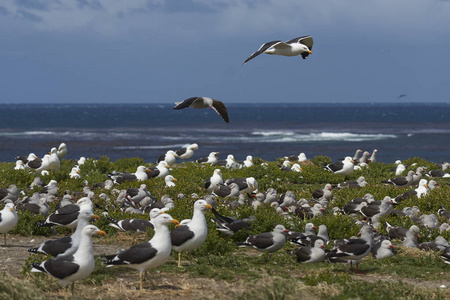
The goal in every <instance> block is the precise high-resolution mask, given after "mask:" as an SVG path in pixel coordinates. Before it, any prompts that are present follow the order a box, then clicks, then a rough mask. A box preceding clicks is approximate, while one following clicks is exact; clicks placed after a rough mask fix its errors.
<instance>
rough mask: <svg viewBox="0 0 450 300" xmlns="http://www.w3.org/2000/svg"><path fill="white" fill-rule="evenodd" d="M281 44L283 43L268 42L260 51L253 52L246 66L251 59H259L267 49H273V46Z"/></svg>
mask: <svg viewBox="0 0 450 300" xmlns="http://www.w3.org/2000/svg"><path fill="white" fill-rule="evenodd" d="M279 42H281V41H272V42H268V43H265V44H263V45H262V46H261V47H259V49H258V50H256V51H255V52H253V53H252V55H250V56H249V58H247V59H246V60H245V61H244V64H245V63H246V62H248V61H249V60H251V59H253V58H255V57H257V56H258V55H260V54H261V53H263V52H264V51H266V50H267V49H269V48H270V47H272V46H273V45H275V44H278V43H279Z"/></svg>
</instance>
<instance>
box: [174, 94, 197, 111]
mask: <svg viewBox="0 0 450 300" xmlns="http://www.w3.org/2000/svg"><path fill="white" fill-rule="evenodd" d="M199 98H201V97H190V98H187V99H186V100H183V102H175V107H174V108H173V109H183V108H186V107H189V106H190V105H191V104H192V103H194V102H195V101H196V100H197V99H199Z"/></svg>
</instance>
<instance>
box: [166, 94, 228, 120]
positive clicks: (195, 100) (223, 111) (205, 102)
mask: <svg viewBox="0 0 450 300" xmlns="http://www.w3.org/2000/svg"><path fill="white" fill-rule="evenodd" d="M186 107H192V108H208V107H209V108H210V109H214V110H215V111H216V112H217V113H218V114H219V115H220V116H221V117H222V119H224V120H225V122H227V123H230V119H229V118H228V112H227V108H226V107H225V104H223V102H221V101H219V100H214V99H211V98H209V97H190V98H187V99H186V100H184V101H183V102H175V107H174V108H173V109H183V108H186Z"/></svg>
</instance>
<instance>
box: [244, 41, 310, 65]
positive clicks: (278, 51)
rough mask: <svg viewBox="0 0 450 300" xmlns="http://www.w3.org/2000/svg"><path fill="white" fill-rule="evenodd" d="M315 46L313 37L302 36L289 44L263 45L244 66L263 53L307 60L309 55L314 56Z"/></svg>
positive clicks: (273, 43)
mask: <svg viewBox="0 0 450 300" xmlns="http://www.w3.org/2000/svg"><path fill="white" fill-rule="evenodd" d="M312 46H313V38H312V36H309V35H307V36H301V37H298V38H295V39H292V40H289V41H287V42H282V41H272V42H268V43H265V44H263V45H262V46H261V47H259V49H258V50H257V51H255V52H253V53H252V55H250V56H249V57H248V58H247V59H246V60H245V61H244V64H245V63H247V62H248V61H250V60H251V59H253V58H255V57H257V56H258V55H260V54H261V53H266V54H271V55H283V56H297V55H299V54H301V55H302V57H303V59H305V58H307V57H308V55H310V54H312V52H311V49H312Z"/></svg>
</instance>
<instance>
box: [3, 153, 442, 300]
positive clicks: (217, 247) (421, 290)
mask: <svg viewBox="0 0 450 300" xmlns="http://www.w3.org/2000/svg"><path fill="white" fill-rule="evenodd" d="M254 161H255V162H258V166H255V167H252V168H247V169H241V170H227V169H224V170H223V171H222V173H223V178H224V179H227V178H230V177H249V176H252V177H255V178H256V180H257V181H258V185H259V191H262V192H264V191H265V190H267V189H268V188H270V187H273V188H275V189H276V190H277V191H278V194H279V195H280V194H281V193H283V192H286V191H293V192H294V193H295V195H296V197H297V199H300V198H306V199H310V198H311V194H312V192H313V191H314V190H315V189H317V188H322V187H323V186H324V184H325V183H331V184H337V183H339V182H341V181H344V180H352V179H357V178H358V177H359V176H365V178H366V180H367V181H368V182H369V186H367V187H365V188H361V189H340V190H337V189H335V190H333V194H334V198H333V200H332V201H331V202H330V209H331V208H332V207H334V206H339V207H341V206H343V205H344V204H345V203H346V202H348V201H349V200H351V199H353V198H356V197H362V196H363V195H364V194H365V193H372V194H373V195H374V197H375V198H376V199H382V198H383V197H384V196H386V195H389V196H391V197H394V196H396V195H398V194H401V193H403V192H405V191H406V190H408V188H397V187H392V186H386V185H384V184H381V180H383V179H386V178H389V177H393V174H392V173H391V172H390V169H391V168H392V167H393V164H384V163H375V164H371V165H370V167H369V168H367V169H363V170H361V171H355V172H353V173H352V174H351V175H350V176H347V177H344V176H341V175H335V174H331V173H329V172H327V171H325V170H323V169H322V168H321V167H320V166H318V165H323V164H326V163H329V162H330V161H331V159H330V158H329V157H325V156H320V157H315V158H314V159H313V160H312V161H313V162H315V163H317V164H318V165H305V166H303V172H302V173H295V172H283V171H281V170H279V168H278V166H277V163H276V162H266V163H267V164H268V165H267V167H263V166H260V165H259V164H260V163H261V162H263V161H262V160H261V159H258V158H255V159H254ZM414 162H416V163H418V164H419V165H424V166H426V167H427V168H428V169H433V168H435V167H434V166H433V164H432V163H430V162H427V161H425V160H423V159H421V158H417V157H415V158H411V159H409V160H407V161H405V163H414ZM74 164H75V163H74V162H72V161H70V160H65V159H64V160H62V165H61V170H60V171H58V172H54V171H53V172H51V173H50V175H48V176H42V179H43V180H44V181H45V182H48V181H49V180H50V179H56V180H57V181H58V187H59V192H60V195H62V194H63V193H64V191H66V190H68V191H71V192H74V191H81V190H82V188H83V187H84V180H87V181H88V182H89V184H90V185H93V184H94V183H97V182H102V181H104V180H106V179H107V178H108V177H107V175H106V174H107V173H109V172H112V171H114V170H116V171H129V172H134V171H135V170H136V167H137V166H139V165H142V164H144V165H147V166H149V164H145V162H144V161H143V160H142V159H141V158H124V159H120V160H117V161H115V162H112V161H110V159H109V158H108V157H101V158H100V159H98V160H97V161H94V160H92V159H90V160H88V161H87V162H86V164H85V165H83V166H82V167H81V176H82V178H81V179H71V178H69V176H68V174H69V172H70V169H71V167H72V166H73V165H74ZM12 168H13V164H12V163H0V186H1V187H7V186H8V185H9V184H12V183H14V184H16V185H17V186H18V187H19V189H21V190H24V193H25V194H26V195H32V193H33V192H35V191H36V189H34V190H29V189H27V188H28V186H29V184H30V183H31V182H32V180H33V179H34V176H35V175H34V174H31V173H29V172H27V171H15V170H12ZM215 168H216V167H214V166H206V165H199V164H196V163H192V162H187V163H180V164H178V165H176V166H174V167H173V169H172V170H171V171H170V173H171V175H173V176H174V177H175V178H177V179H178V181H177V186H176V187H175V188H165V186H164V185H165V184H164V181H163V179H161V178H156V179H150V180H148V181H146V182H144V183H146V184H147V188H148V190H149V191H150V192H151V193H152V194H153V195H154V196H155V197H156V198H157V199H159V198H161V196H163V195H169V196H171V197H172V198H174V199H175V208H174V209H173V210H172V211H171V212H170V214H171V215H172V216H173V217H174V218H176V219H178V220H182V219H185V218H191V216H192V203H193V202H194V201H195V199H192V198H191V197H190V195H191V194H192V193H197V194H199V195H200V196H203V195H205V193H206V192H205V189H204V180H206V179H207V178H209V177H210V176H211V174H212V173H213V170H214V169H215ZM435 180H436V181H437V182H438V183H439V184H440V187H439V189H438V190H435V191H432V192H431V194H430V195H429V196H427V197H424V198H421V199H417V198H413V199H408V200H406V201H403V202H402V203H400V204H399V205H398V206H397V207H395V209H402V208H404V207H406V206H413V205H416V206H418V207H419V208H420V210H421V212H422V213H426V214H430V213H434V214H436V213H437V209H438V208H439V207H441V206H444V207H446V208H447V209H450V206H449V203H450V202H449V200H450V186H449V185H448V183H449V182H450V181H449V180H448V179H435ZM140 184H141V182H126V183H123V184H121V185H118V186H116V188H117V189H119V190H120V189H127V188H131V187H139V185H140ZM102 192H104V193H106V194H107V195H108V196H109V197H110V198H111V199H112V201H114V199H115V197H116V195H115V194H113V193H112V191H110V190H106V189H98V190H96V191H95V193H96V195H99V194H100V193H102ZM179 193H183V194H185V195H186V198H185V199H177V195H178V194H179ZM228 201H229V200H221V199H217V203H218V205H219V206H218V208H217V210H218V211H219V212H220V213H222V214H224V215H229V216H235V217H238V218H245V217H249V216H252V215H253V216H255V218H256V221H255V222H253V225H252V228H251V229H250V230H246V231H242V232H239V233H237V234H235V235H234V236H231V237H229V236H224V235H223V234H221V233H219V232H218V231H216V230H215V226H214V224H213V223H212V222H211V221H210V220H209V218H207V221H208V230H209V233H208V237H207V240H206V242H205V243H204V244H203V245H202V246H201V247H200V248H199V249H197V250H195V251H193V252H192V253H183V256H182V257H183V264H184V265H185V268H183V269H178V268H177V267H176V257H177V256H176V254H175V253H174V254H173V257H172V259H171V260H169V262H167V263H166V264H164V265H163V266H161V267H159V268H158V270H160V271H161V272H165V273H169V274H174V275H179V276H188V277H190V278H191V277H192V278H209V279H214V280H216V281H223V282H227V283H229V284H236V285H239V284H243V285H247V286H248V288H246V289H244V290H236V291H235V292H233V293H234V294H233V297H234V298H237V299H298V298H299V297H300V295H303V296H305V297H306V298H308V296H314V297H319V298H330V299H348V298H360V299H378V298H381V297H383V298H384V299H427V297H431V298H434V299H444V298H445V297H444V296H447V297H450V294H449V292H448V291H447V290H446V289H443V290H439V289H438V290H436V289H434V288H432V287H427V285H426V284H425V285H423V286H422V285H421V286H420V287H414V286H413V285H411V284H410V283H409V281H411V280H416V281H420V282H427V281H439V280H447V281H448V282H450V272H449V270H450V265H446V264H444V263H443V262H442V260H441V259H440V258H439V256H438V255H437V254H436V253H433V252H423V251H419V250H416V249H413V250H411V249H402V248H401V247H397V255H396V256H394V257H392V258H389V259H385V260H376V259H374V258H372V257H367V258H365V259H364V260H363V261H362V263H361V265H360V269H361V271H362V272H363V273H364V274H367V275H370V276H377V278H384V277H387V276H390V278H391V279H390V280H387V281H377V280H378V279H373V280H371V281H366V280H361V279H360V278H358V276H355V274H354V273H352V272H349V271H348V266H347V265H345V264H330V263H327V262H323V263H318V264H299V263H297V262H296V260H295V258H294V257H291V256H289V255H288V254H287V252H286V250H288V249H293V248H294V246H292V245H288V244H286V246H285V247H284V248H283V249H282V250H280V251H278V252H277V253H274V254H272V255H270V257H269V256H268V255H260V253H258V252H257V251H255V250H252V249H243V248H238V247H237V246H236V243H237V242H239V241H242V240H244V239H245V238H246V237H247V236H249V235H251V234H257V233H261V232H265V231H271V230H272V229H273V227H274V225H275V224H283V225H285V226H286V227H287V228H290V229H292V230H303V228H304V225H305V224H306V223H307V222H313V223H314V224H315V225H316V226H318V225H320V224H325V225H326V226H327V228H328V233H329V235H330V237H331V238H332V239H339V238H346V237H350V236H352V235H355V234H357V232H358V231H359V227H358V225H356V224H355V220H354V219H352V218H350V217H349V216H345V215H338V216H334V215H332V214H330V213H328V214H327V215H323V216H320V217H317V218H315V219H312V220H303V219H300V218H297V217H295V216H291V217H290V218H285V217H283V216H281V215H279V214H277V213H276V212H275V210H274V209H273V208H271V207H269V206H260V207H259V208H258V210H256V211H255V210H254V209H253V207H251V206H241V207H239V208H237V209H235V210H230V209H229V208H228V206H227V202H228ZM94 203H95V205H96V207H98V208H96V211H95V213H97V214H99V215H101V212H102V211H103V207H106V206H108V207H109V210H108V214H109V216H111V217H113V218H116V219H123V218H147V217H148V216H147V215H142V216H141V215H133V216H130V215H128V214H125V213H124V212H122V211H121V210H120V209H119V208H114V207H112V206H111V203H106V202H105V200H103V199H100V198H98V197H97V198H95V199H94ZM55 205H56V203H52V204H51V207H52V209H53V208H54V207H55ZM207 216H212V214H211V213H207ZM44 219H45V217H44V216H36V215H33V214H32V213H29V212H23V211H20V212H19V223H18V224H17V226H16V228H15V229H14V230H13V231H12V232H11V233H13V234H18V235H22V236H30V235H44V236H47V235H49V234H50V233H51V232H52V231H51V229H49V228H36V227H34V226H33V224H35V223H36V222H38V221H42V220H44ZM439 220H440V222H445V220H444V219H443V218H442V217H440V218H439ZM381 221H382V222H384V221H388V222H389V223H391V224H392V225H398V226H404V227H409V226H411V225H412V224H413V222H412V221H411V219H409V218H407V217H399V216H388V217H385V218H381ZM108 223H109V220H108V219H107V218H106V217H101V218H100V220H97V222H96V225H97V226H98V227H99V228H101V229H103V230H105V231H106V232H107V233H108V236H107V237H106V238H101V239H100V238H98V239H95V242H96V243H105V244H114V243H117V242H118V241H117V238H119V237H124V236H127V238H126V239H123V240H120V241H119V242H120V243H121V244H124V245H125V246H127V245H128V246H131V245H133V244H135V243H137V242H141V241H143V240H148V239H149V238H150V237H151V236H152V235H153V231H152V230H149V231H148V232H147V233H140V234H136V233H127V234H123V233H121V234H120V235H117V230H116V229H114V228H112V227H110V226H108ZM57 231H58V232H59V233H61V234H69V233H70V230H67V229H63V228H57ZM380 231H381V232H382V233H384V229H383V228H382V229H380ZM438 235H440V233H439V232H438V231H437V230H431V229H427V228H422V229H421V237H422V238H421V242H425V241H431V240H434V239H435V238H436V236H438ZM442 235H443V236H444V237H445V238H446V239H447V240H450V232H445V233H443V234H442ZM44 259H45V257H44V256H38V255H31V254H30V256H29V257H28V259H27V261H26V263H25V265H24V267H23V277H24V278H25V279H26V280H31V281H32V282H34V284H35V285H36V286H39V288H38V290H37V292H36V295H37V296H36V297H34V296H32V294H30V298H35V299H39V297H40V295H41V294H40V293H39V291H41V292H48V291H50V292H55V291H56V290H58V286H57V284H56V283H55V281H54V280H52V279H50V278H49V277H48V276H46V275H44V274H34V273H33V274H30V273H29V264H30V263H31V262H38V261H42V260H44ZM133 272H136V271H134V270H132V269H128V268H123V267H115V268H106V267H105V266H104V265H103V264H102V262H101V260H99V259H97V260H96V268H95V271H94V273H93V274H92V275H91V276H90V277H89V278H88V279H85V280H84V282H83V284H85V285H86V286H88V287H89V286H101V285H102V283H103V282H110V281H113V280H114V278H115V277H116V276H119V275H120V274H131V273H133ZM361 276H365V275H361ZM15 280H16V279H15V278H11V279H6V280H5V281H7V282H9V281H11V287H5V289H11V292H10V294H11V295H15V294H14V293H15V292H14V289H15V284H16V281H15ZM374 281H376V282H375V283H376V284H374ZM263 283H264V284H263ZM313 287H314V288H313ZM1 288H2V287H0V290H1ZM33 291H35V290H33ZM30 293H31V292H30ZM14 297H15V296H12V298H4V297H1V298H2V299H16V298H14Z"/></svg>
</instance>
